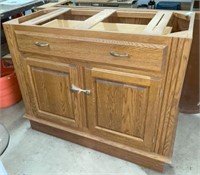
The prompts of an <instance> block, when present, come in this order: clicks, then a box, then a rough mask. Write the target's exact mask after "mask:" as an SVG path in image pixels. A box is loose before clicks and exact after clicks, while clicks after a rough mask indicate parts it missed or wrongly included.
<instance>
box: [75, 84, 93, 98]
mask: <svg viewBox="0 0 200 175" xmlns="http://www.w3.org/2000/svg"><path fill="white" fill-rule="evenodd" d="M71 91H72V92H78V93H80V92H83V93H84V94H86V95H90V94H91V90H84V89H81V88H79V87H77V86H75V85H74V84H72V88H71Z"/></svg>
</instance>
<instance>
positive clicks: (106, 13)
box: [75, 9, 116, 29]
mask: <svg viewBox="0 0 200 175" xmlns="http://www.w3.org/2000/svg"><path fill="white" fill-rule="evenodd" d="M115 12H116V10H115V9H105V10H103V11H101V12H99V13H97V14H96V15H94V16H92V17H90V18H88V19H87V20H85V21H83V22H82V23H81V24H79V25H77V26H75V29H89V28H91V27H92V26H94V25H96V24H97V23H99V22H101V21H103V20H104V19H106V18H107V17H109V16H110V15H112V14H113V13H115Z"/></svg>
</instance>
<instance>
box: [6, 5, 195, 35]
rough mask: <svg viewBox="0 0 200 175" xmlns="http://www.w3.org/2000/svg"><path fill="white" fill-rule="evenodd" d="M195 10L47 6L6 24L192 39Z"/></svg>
mask: <svg viewBox="0 0 200 175" xmlns="http://www.w3.org/2000/svg"><path fill="white" fill-rule="evenodd" d="M194 18H195V13H193V12H182V11H181V12H179V11H144V10H135V9H129V10H128V11H127V10H125V9H105V8H104V9H101V8H51V9H48V10H42V11H38V12H36V13H34V14H31V15H28V16H25V17H21V18H18V19H15V20H12V21H9V22H8V23H12V24H19V25H21V26H40V27H41V26H42V27H48V28H63V29H73V30H74V29H75V30H91V31H100V32H112V33H119V32H120V33H128V34H142V35H159V36H170V37H186V38H192V31H193V25H194Z"/></svg>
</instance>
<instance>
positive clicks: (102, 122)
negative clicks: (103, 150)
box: [85, 68, 160, 150]
mask: <svg viewBox="0 0 200 175" xmlns="http://www.w3.org/2000/svg"><path fill="white" fill-rule="evenodd" d="M85 78H86V88H87V89H91V91H92V93H91V95H89V96H87V117H88V126H89V130H90V131H91V132H93V133H95V134H96V135H99V136H101V137H104V138H107V139H109V140H113V141H116V142H119V143H122V144H125V145H128V146H133V147H138V148H141V149H144V150H151V149H152V146H153V137H154V131H155V123H156V119H157V111H158V109H157V107H158V102H159V86H160V81H159V80H152V79H151V78H150V77H148V76H141V75H135V74H130V73H123V72H118V71H111V70H104V69H97V68H92V69H86V70H85Z"/></svg>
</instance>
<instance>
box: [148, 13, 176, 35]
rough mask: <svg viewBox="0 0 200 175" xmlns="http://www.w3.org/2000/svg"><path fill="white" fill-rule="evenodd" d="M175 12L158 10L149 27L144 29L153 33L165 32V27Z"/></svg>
mask: <svg viewBox="0 0 200 175" xmlns="http://www.w3.org/2000/svg"><path fill="white" fill-rule="evenodd" d="M172 15H173V12H168V11H166V12H164V11H161V12H158V13H156V15H155V16H154V17H153V19H152V20H151V21H150V22H149V24H148V25H147V27H146V28H145V29H144V32H145V33H152V34H163V32H164V29H165V28H166V26H167V24H168V22H169V20H170V19H171V17H172Z"/></svg>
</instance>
